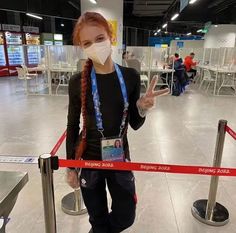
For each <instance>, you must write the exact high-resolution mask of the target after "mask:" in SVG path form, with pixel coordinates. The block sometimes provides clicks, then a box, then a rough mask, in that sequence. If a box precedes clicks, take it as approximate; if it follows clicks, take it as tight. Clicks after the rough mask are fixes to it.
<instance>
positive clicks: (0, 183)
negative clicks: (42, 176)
mask: <svg viewBox="0 0 236 233" xmlns="http://www.w3.org/2000/svg"><path fill="white" fill-rule="evenodd" d="M27 182H28V174H27V173H26V172H7V171H0V187H1V188H0V217H1V218H4V223H3V226H2V228H0V233H5V228H6V224H7V219H8V216H9V214H10V213H11V211H12V209H13V207H14V205H15V203H16V200H17V197H18V194H19V192H20V191H21V190H22V188H23V187H24V186H25V184H26V183H27ZM0 227H1V226H0Z"/></svg>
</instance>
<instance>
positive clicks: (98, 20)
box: [73, 12, 112, 159]
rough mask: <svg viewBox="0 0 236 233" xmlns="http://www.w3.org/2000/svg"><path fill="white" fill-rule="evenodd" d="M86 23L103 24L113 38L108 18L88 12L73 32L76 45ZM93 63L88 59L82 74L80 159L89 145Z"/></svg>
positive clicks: (78, 153) (81, 17)
mask: <svg viewBox="0 0 236 233" xmlns="http://www.w3.org/2000/svg"><path fill="white" fill-rule="evenodd" d="M86 25H96V26H101V27H103V28H104V29H105V31H106V32H107V34H108V36H109V37H110V39H112V27H111V25H110V24H109V23H108V22H107V20H106V19H105V18H104V17H103V16H102V15H101V14H99V13H96V12H86V13H84V14H83V15H81V16H80V18H79V19H78V21H77V23H76V25H75V28H74V32H73V43H74V45H80V42H81V41H80V31H81V29H82V28H83V27H85V26H86ZM92 66H93V63H92V60H90V59H88V60H87V61H86V64H85V66H84V68H83V71H82V74H81V113H82V117H83V128H82V139H81V140H80V143H79V145H78V147H77V148H76V151H75V158H76V159H80V158H81V157H82V156H83V154H84V152H85V150H86V146H87V140H86V120H87V119H86V95H87V86H88V79H89V77H90V73H91V69H92Z"/></svg>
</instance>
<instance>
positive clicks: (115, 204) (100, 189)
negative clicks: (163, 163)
mask: <svg viewBox="0 0 236 233" xmlns="http://www.w3.org/2000/svg"><path fill="white" fill-rule="evenodd" d="M80 184H81V191H82V194H83V198H84V203H85V205H86V207H87V210H88V214H89V221H90V223H91V225H92V229H93V233H119V232H121V231H123V230H125V229H126V228H128V227H130V226H131V225H132V224H133V222H134V219H135V209H136V194H135V180H134V175H133V173H132V172H131V171H102V170H100V171H99V170H91V169H83V170H82V172H81V175H80ZM106 184H107V187H108V190H109V192H110V195H111V198H112V205H111V210H112V211H111V212H110V213H109V212H108V205H107V194H106Z"/></svg>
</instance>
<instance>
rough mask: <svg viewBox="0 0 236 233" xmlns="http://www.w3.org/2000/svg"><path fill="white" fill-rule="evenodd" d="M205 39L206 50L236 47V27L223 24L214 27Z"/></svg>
mask: <svg viewBox="0 0 236 233" xmlns="http://www.w3.org/2000/svg"><path fill="white" fill-rule="evenodd" d="M204 38H205V43H204V47H205V48H220V47H235V45H236V44H235V40H236V25H235V24H222V25H218V27H215V26H214V25H212V26H211V28H210V30H209V32H208V33H207V34H206V35H205V37H204Z"/></svg>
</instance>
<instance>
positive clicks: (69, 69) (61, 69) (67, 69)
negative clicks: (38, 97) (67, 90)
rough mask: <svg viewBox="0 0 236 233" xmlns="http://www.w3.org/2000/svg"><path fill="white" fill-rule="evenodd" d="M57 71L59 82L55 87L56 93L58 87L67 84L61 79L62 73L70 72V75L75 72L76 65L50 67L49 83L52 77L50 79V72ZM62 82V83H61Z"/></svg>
mask: <svg viewBox="0 0 236 233" xmlns="http://www.w3.org/2000/svg"><path fill="white" fill-rule="evenodd" d="M53 72H54V73H58V74H59V83H58V85H57V87H56V95H57V91H58V89H59V87H60V86H61V87H62V86H63V87H66V86H68V84H66V83H64V79H62V73H66V74H68V73H71V74H72V75H73V74H74V73H76V72H77V67H76V66H68V67H52V68H51V69H50V85H51V84H52V79H51V73H53ZM61 82H62V83H61Z"/></svg>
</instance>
